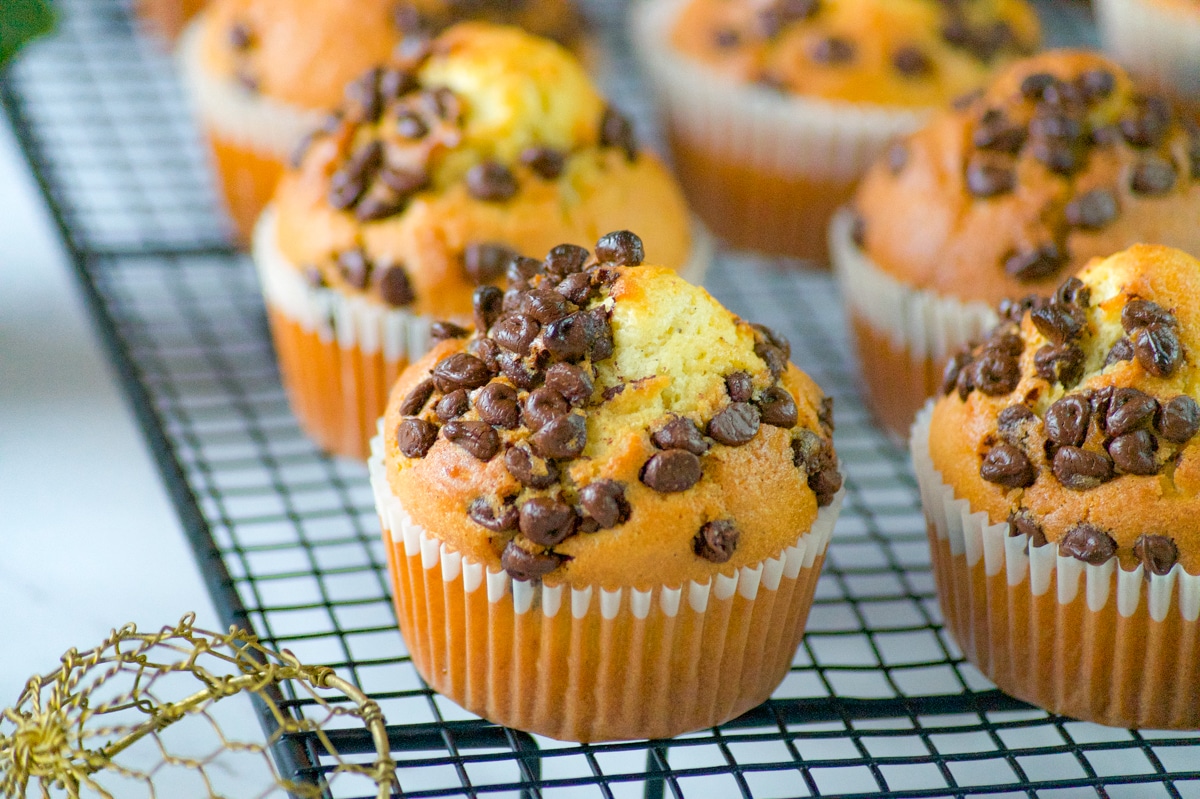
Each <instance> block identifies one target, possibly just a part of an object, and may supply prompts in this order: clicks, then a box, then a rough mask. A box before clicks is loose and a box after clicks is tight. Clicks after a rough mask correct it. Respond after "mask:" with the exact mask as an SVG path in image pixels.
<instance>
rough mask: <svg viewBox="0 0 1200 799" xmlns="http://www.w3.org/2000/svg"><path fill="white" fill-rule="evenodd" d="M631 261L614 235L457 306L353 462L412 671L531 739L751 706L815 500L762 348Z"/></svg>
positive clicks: (810, 464) (738, 326) (770, 359)
mask: <svg viewBox="0 0 1200 799" xmlns="http://www.w3.org/2000/svg"><path fill="white" fill-rule="evenodd" d="M643 257H644V247H643V244H642V241H641V239H639V238H638V237H637V236H635V235H633V234H632V233H629V232H628V231H617V232H614V233H610V234H608V235H606V236H604V237H603V238H601V239H600V240H599V241H598V242H597V243H596V245H595V248H594V250H593V252H592V253H589V252H588V251H587V250H586V249H584V248H582V247H579V246H576V245H571V244H563V245H560V246H557V247H555V248H553V249H552V250H551V251H550V252H549V254H548V255H547V256H546V258H545V259H544V260H543V261H535V260H531V259H524V260H522V261H520V262H519V263H518V265H517V267H516V269H515V270H514V275H513V280H512V281H511V282H510V283H509V288H508V289H507V291H505V292H501V291H500V290H499V289H497V288H492V287H485V288H481V289H479V290H478V291H477V292H476V295H475V300H476V301H475V305H476V308H475V322H476V331H475V332H474V333H468V334H464V335H462V336H461V337H458V338H453V339H448V340H446V341H443V342H441V343H440V344H439V345H438V346H436V347H435V348H434V349H433V350H432V351H431V352H430V353H429V354H428V355H427V356H426V357H424V358H423V359H421V360H420V361H419V362H417V363H415V364H413V365H412V366H411V367H409V369H408V370H407V371H405V373H404V374H403V375H402V376H401V378H400V380H399V381H398V382H397V384H396V387H395V389H394V391H393V393H392V397H391V401H390V403H389V407H388V411H387V415H386V417H385V419H384V422H383V424H382V427H381V431H382V433H381V439H377V445H378V449H377V450H376V454H375V456H374V458H373V461H372V473H373V482H374V485H375V490H376V498H377V502H378V504H379V509H380V515H381V517H382V519H383V523H384V528H385V541H386V543H387V545H388V551H389V557H390V560H391V565H392V569H393V575H394V577H395V594H396V602H397V612H398V616H399V618H400V624H401V629H402V631H403V633H404V636H405V640H406V641H407V642H408V645H409V650H410V652H411V653H412V656H413V661H414V663H415V664H416V665H417V668H418V670H419V671H420V672H421V673H422V675H423V676H424V677H425V678H426V679H427V680H429V681H430V683H431V684H432V685H434V686H435V687H436V688H437V689H438V690H440V691H442V692H443V693H445V694H446V695H447V696H449V697H450V698H452V699H454V700H455V701H457V702H459V703H460V704H462V705H463V706H464V707H466V708H468V709H469V710H471V711H473V712H477V713H480V714H482V715H483V716H485V717H487V718H489V719H491V720H493V721H496V722H498V723H502V724H505V725H508V726H514V727H517V728H520V729H525V730H530V731H533V732H537V733H540V734H544V735H549V736H552V737H555V738H562V739H568V740H576V741H596V740H611V739H624V738H645V737H661V736H670V735H676V734H679V733H682V732H686V731H688V730H692V729H697V728H702V727H706V726H709V725H712V724H717V723H720V722H722V721H724V720H726V719H729V718H732V717H734V716H736V715H738V714H739V713H741V712H743V711H745V710H747V709H749V708H750V707H752V706H754V705H756V704H758V703H760V702H761V701H763V700H764V699H766V698H767V696H768V695H769V694H770V692H771V691H772V690H773V689H774V688H775V686H776V685H778V683H779V681H780V680H781V679H782V678H783V676H784V674H785V673H786V672H787V668H788V664H789V663H790V661H791V657H792V655H793V653H794V652H795V648H796V646H797V644H798V643H799V640H800V636H801V634H802V631H803V626H804V619H805V616H806V615H807V610H808V607H809V604H810V602H811V598H812V591H813V587H814V584H815V580H816V575H817V573H818V571H819V569H820V566H821V562H822V558H823V553H824V548H825V543H826V541H827V540H828V535H829V532H830V530H831V529H832V527H831V525H832V522H833V517H834V516H835V514H836V506H837V505H838V497H839V493H838V492H839V489H840V487H841V483H842V478H841V476H840V474H839V473H838V470H837V459H836V456H835V454H834V451H833V446H832V431H833V421H832V416H831V410H832V408H831V402H830V400H829V399H828V398H827V397H825V396H824V395H823V394H822V393H821V391H820V390H819V389H818V388H817V386H816V385H815V384H813V382H812V381H811V380H810V379H809V378H808V377H807V376H805V375H804V374H803V373H801V372H800V371H799V370H797V369H796V368H795V367H794V366H791V365H790V364H789V363H788V355H789V345H788V343H787V341H786V340H785V339H783V338H782V337H781V336H780V335H778V334H777V333H775V332H773V331H771V330H769V329H767V328H765V327H760V326H756V325H753V324H749V323H747V322H744V321H742V320H740V319H738V318H737V317H735V316H733V314H731V313H729V312H728V311H726V310H725V309H724V308H722V307H721V306H720V305H719V304H718V303H717V302H716V301H715V300H713V299H712V297H710V296H709V295H708V294H707V293H706V292H705V291H704V290H703V289H701V288H698V287H695V286H693V285H691V284H689V283H687V282H685V281H684V280H682V279H681V278H679V277H678V276H677V275H676V274H675V272H674V271H672V270H670V269H666V268H664V267H661V266H649V265H644V264H643V263H642V261H643ZM439 562H440V563H441V568H440V569H439V568H435V567H436V566H437V564H438V563H439ZM485 578H486V582H487V589H486V590H483V589H482V581H483V580H484V579H485ZM460 580H461V581H462V585H457V583H458V582H459V581H460ZM497 635H499V636H502V637H503V639H504V640H505V641H511V646H510V645H508V644H506V645H505V646H504V647H502V648H492V647H488V646H487V645H486V642H487V640H488V639H489V637H495V636H497ZM701 663H702V664H704V665H703V666H702V667H701V668H697V665H698V664H701ZM467 675H470V677H469V678H468V676H467ZM499 685H503V686H504V688H503V690H500V689H497V688H496V686H499Z"/></svg>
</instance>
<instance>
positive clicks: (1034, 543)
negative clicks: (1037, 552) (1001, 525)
mask: <svg viewBox="0 0 1200 799" xmlns="http://www.w3.org/2000/svg"><path fill="white" fill-rule="evenodd" d="M1008 534H1009V535H1010V536H1017V535H1023V536H1025V537H1027V538H1028V539H1029V546H1031V547H1044V546H1046V533H1045V531H1044V530H1042V525H1040V524H1039V523H1038V521H1037V519H1035V518H1033V514H1032V513H1030V512H1029V511H1027V510H1019V511H1016V512H1014V513H1010V514H1008Z"/></svg>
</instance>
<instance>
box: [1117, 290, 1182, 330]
mask: <svg viewBox="0 0 1200 799" xmlns="http://www.w3.org/2000/svg"><path fill="white" fill-rule="evenodd" d="M1153 324H1160V325H1174V324H1176V320H1175V315H1174V314H1173V313H1171V312H1170V311H1168V310H1167V309H1166V308H1164V307H1162V306H1161V305H1159V304H1158V303H1157V302H1154V301H1153V300H1143V299H1142V298H1140V297H1134V298H1133V299H1131V300H1129V302H1127V303H1125V307H1124V308H1122V309H1121V327H1123V328H1125V332H1126V333H1132V332H1134V331H1135V330H1137V329H1138V328H1141V327H1146V326H1148V325H1153Z"/></svg>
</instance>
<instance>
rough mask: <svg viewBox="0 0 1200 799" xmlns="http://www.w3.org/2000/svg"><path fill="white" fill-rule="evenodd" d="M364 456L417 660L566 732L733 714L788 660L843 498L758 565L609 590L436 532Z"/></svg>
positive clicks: (458, 698)
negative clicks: (500, 563)
mask: <svg viewBox="0 0 1200 799" xmlns="http://www.w3.org/2000/svg"><path fill="white" fill-rule="evenodd" d="M375 442H376V446H375V448H374V453H375V454H374V456H373V457H372V459H371V461H370V464H369V465H370V468H371V482H372V486H373V487H374V490H375V499H376V505H377V508H378V509H379V513H380V519H381V521H382V524H383V537H384V545H385V548H386V550H387V557H388V567H389V570H390V574H391V576H392V583H393V589H394V599H395V605H396V616H397V618H398V619H399V622H400V630H401V633H402V634H403V635H404V640H405V642H406V644H407V646H408V650H409V653H410V654H411V656H412V660H413V664H414V665H415V666H416V668H417V671H418V672H420V674H421V676H422V677H423V678H424V679H425V680H426V682H428V683H429V684H430V685H431V686H433V688H435V689H436V690H437V691H439V692H440V693H442V694H444V695H445V696H447V697H448V698H450V699H452V700H453V701H455V702H457V703H458V704H460V705H462V706H463V707H464V708H466V709H467V710H469V711H471V712H473V713H476V714H478V715H481V716H483V717H484V718H487V719H490V720H491V721H493V722H496V723H497V724H503V725H505V726H508V727H515V728H517V729H521V730H526V731H529V732H533V733H537V734H539V735H546V736H549V737H551V738H556V739H559V740H565V741H581V742H595V741H614V740H629V739H635V738H667V737H671V736H675V735H680V734H682V733H685V732H690V731H692V730H697V729H702V728H705V727H710V726H713V725H716V724H720V723H722V722H724V721H727V720H729V719H732V718H735V717H737V716H738V715H740V714H742V713H744V712H746V711H747V710H749V709H751V708H753V707H755V706H757V705H759V704H761V703H762V702H764V701H765V700H766V699H767V698H768V697H769V696H770V694H771V692H772V691H773V690H774V689H775V688H776V686H778V685H779V683H780V682H781V681H782V680H783V678H784V676H785V675H786V674H787V671H788V668H789V666H790V665H791V661H792V656H793V655H794V654H795V651H796V647H797V646H799V644H800V639H801V638H802V637H803V634H804V624H805V620H806V619H807V616H808V611H809V608H810V607H811V605H812V599H813V593H814V591H815V589H816V583H817V578H818V575H819V574H820V571H821V566H822V564H823V562H824V555H825V548H826V546H827V544H828V542H829V538H830V536H831V535H832V532H833V524H834V521H835V519H836V517H837V514H838V509H839V507H840V505H841V499H842V495H841V494H839V495H838V496H837V498H836V499H835V501H834V503H833V504H832V505H830V506H829V507H827V508H822V509H821V510H820V511H819V512H818V514H817V519H816V521H815V522H814V523H813V527H812V529H811V530H810V531H808V532H806V533H804V534H802V535H800V536H799V537H798V538H797V541H796V543H795V544H794V545H793V546H791V547H788V548H786V549H785V550H784V551H783V552H780V553H779V555H778V556H776V557H774V558H770V559H768V560H766V561H764V562H762V563H759V564H757V565H756V566H754V567H753V568H750V567H746V568H742V569H738V570H731V571H732V574H731V575H717V576H716V577H715V578H714V579H713V580H711V581H710V582H708V583H706V584H703V585H701V584H699V583H695V582H690V583H687V584H686V585H684V586H681V587H670V586H666V585H659V586H653V587H649V588H645V589H641V590H639V589H637V588H633V587H623V588H616V589H613V590H605V589H603V588H600V587H594V588H593V587H591V586H589V587H586V588H571V587H568V586H563V585H547V584H542V583H536V582H525V581H521V580H513V579H511V578H510V577H509V576H508V575H507V574H506V573H504V572H503V571H501V572H498V573H493V572H491V571H488V570H487V569H486V568H485V567H484V566H483V564H480V563H475V562H473V561H471V560H470V559H469V558H466V557H464V556H462V555H460V554H458V553H457V552H454V551H453V550H451V549H449V548H448V547H446V545H445V544H442V543H440V542H439V541H438V540H437V539H436V538H435V537H434V536H432V535H430V534H429V533H428V532H426V531H424V530H423V529H421V528H420V527H419V526H418V525H416V524H415V523H413V522H412V520H411V519H410V518H409V517H408V515H407V514H406V513H405V511H404V509H403V507H402V506H401V504H400V501H399V500H398V499H397V498H396V496H395V494H394V493H393V492H392V491H391V487H390V486H389V485H388V482H387V476H386V471H385V467H384V463H383V456H382V440H381V439H378V438H377V439H376V440H375Z"/></svg>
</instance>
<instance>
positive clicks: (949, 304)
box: [829, 209, 998, 440]
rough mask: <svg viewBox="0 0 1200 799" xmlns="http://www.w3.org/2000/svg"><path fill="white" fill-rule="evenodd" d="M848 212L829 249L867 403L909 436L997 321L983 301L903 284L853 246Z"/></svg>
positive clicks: (841, 215)
mask: <svg viewBox="0 0 1200 799" xmlns="http://www.w3.org/2000/svg"><path fill="white" fill-rule="evenodd" d="M853 226H854V217H853V215H852V214H851V212H849V211H847V210H845V209H843V210H841V211H839V212H838V214H837V215H836V216H835V217H834V218H833V221H832V222H831V223H830V226H829V250H830V255H831V258H832V261H833V271H834V275H835V277H836V278H837V281H838V286H839V288H840V290H841V294H842V301H843V303H844V304H845V307H846V316H847V318H848V319H849V321H850V327H851V329H852V331H853V334H854V341H855V344H856V347H857V351H858V356H859V361H860V365H861V366H862V371H863V379H864V382H865V385H866V389H867V391H866V400H867V404H868V405H869V406H870V407H871V410H872V411H873V412H874V413H875V415H876V416H877V417H878V418H879V420H880V421H881V422H882V423H883V425H884V427H885V428H886V429H887V431H888V432H889V433H891V434H892V435H893V436H894V437H895V438H897V439H901V440H902V439H904V438H905V437H907V435H908V431H909V428H910V426H911V425H912V420H913V416H914V415H916V413H917V411H918V410H920V408H921V406H922V405H923V404H924V403H925V400H926V399H928V398H929V397H931V396H933V395H934V394H936V393H937V391H938V389H939V387H940V385H941V379H942V369H943V368H944V367H945V365H946V361H947V360H949V358H950V356H951V355H953V354H954V353H955V352H956V351H958V350H959V349H961V348H962V347H963V346H965V345H967V344H968V343H970V342H971V341H973V340H978V339H979V338H981V337H982V336H983V334H985V333H986V332H987V331H989V330H990V329H991V328H992V327H994V326H995V325H996V323H997V321H998V319H997V317H996V313H995V311H994V310H993V309H992V308H991V307H990V306H988V305H986V304H984V303H982V302H962V301H960V300H956V299H954V298H953V297H946V296H944V295H941V294H937V293H935V292H932V291H928V290H926V289H916V288H913V287H911V286H907V285H905V284H904V283H901V282H900V281H898V280H896V279H895V278H894V277H892V276H891V275H889V274H888V273H887V272H885V271H883V270H882V269H880V268H879V266H878V265H876V264H875V263H874V262H873V261H872V260H871V259H870V257H869V256H867V254H866V253H864V252H863V251H862V250H861V249H859V247H858V245H857V244H855V243H854V240H853V237H852V235H851V231H852V228H853Z"/></svg>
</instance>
